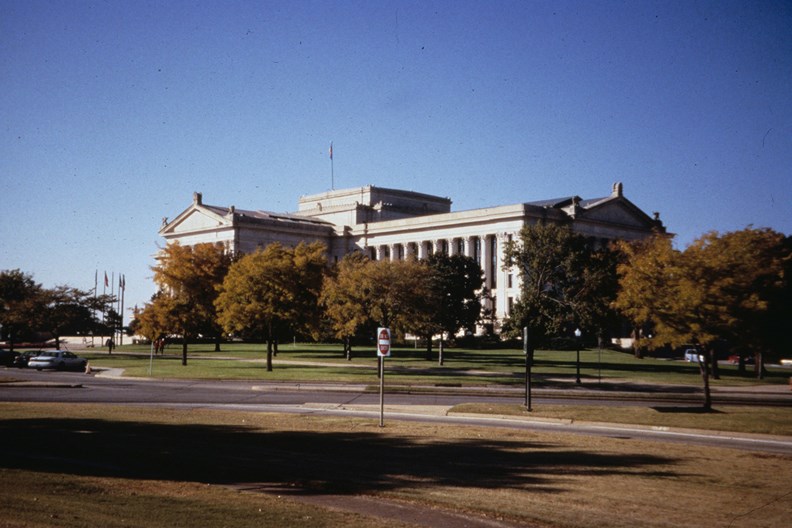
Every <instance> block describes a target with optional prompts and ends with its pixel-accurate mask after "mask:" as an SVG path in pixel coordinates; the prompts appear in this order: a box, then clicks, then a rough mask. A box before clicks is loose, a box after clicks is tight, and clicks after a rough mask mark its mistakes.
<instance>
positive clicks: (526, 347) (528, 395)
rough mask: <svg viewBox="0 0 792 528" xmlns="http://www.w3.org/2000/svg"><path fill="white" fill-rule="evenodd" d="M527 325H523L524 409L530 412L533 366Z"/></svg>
mask: <svg viewBox="0 0 792 528" xmlns="http://www.w3.org/2000/svg"><path fill="white" fill-rule="evenodd" d="M529 339H530V337H529V336H528V327H527V326H525V327H523V353H524V354H525V409H526V410H527V411H528V412H531V411H532V410H533V409H531V367H532V366H533V352H534V351H533V347H532V346H531V343H530V341H529Z"/></svg>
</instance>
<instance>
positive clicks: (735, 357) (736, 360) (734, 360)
mask: <svg viewBox="0 0 792 528" xmlns="http://www.w3.org/2000/svg"><path fill="white" fill-rule="evenodd" d="M743 357H744V358H745V359H744V360H743V361H745V363H744V364H745V365H753V364H754V357H753V356H743ZM729 363H731V364H732V365H739V364H740V354H732V355H731V356H729Z"/></svg>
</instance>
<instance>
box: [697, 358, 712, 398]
mask: <svg viewBox="0 0 792 528" xmlns="http://www.w3.org/2000/svg"><path fill="white" fill-rule="evenodd" d="M707 357H708V355H707V354H706V353H705V354H701V355H699V371H700V372H701V379H702V380H704V410H705V411H711V410H712V396H711V394H710V386H709V365H707V363H708V361H707ZM702 358H704V361H702V360H701V359H702Z"/></svg>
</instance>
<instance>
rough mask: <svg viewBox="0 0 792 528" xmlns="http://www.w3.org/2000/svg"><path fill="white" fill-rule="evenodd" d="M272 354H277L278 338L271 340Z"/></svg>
mask: <svg viewBox="0 0 792 528" xmlns="http://www.w3.org/2000/svg"><path fill="white" fill-rule="evenodd" d="M272 355H273V356H275V357H277V356H278V338H277V337H276V338H275V339H273V340H272Z"/></svg>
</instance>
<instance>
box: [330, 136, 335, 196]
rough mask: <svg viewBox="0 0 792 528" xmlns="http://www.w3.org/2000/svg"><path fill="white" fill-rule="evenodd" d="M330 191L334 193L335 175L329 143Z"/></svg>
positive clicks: (331, 145) (331, 143)
mask: <svg viewBox="0 0 792 528" xmlns="http://www.w3.org/2000/svg"><path fill="white" fill-rule="evenodd" d="M330 190H331V191H335V173H334V171H333V142H332V141H331V142H330Z"/></svg>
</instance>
